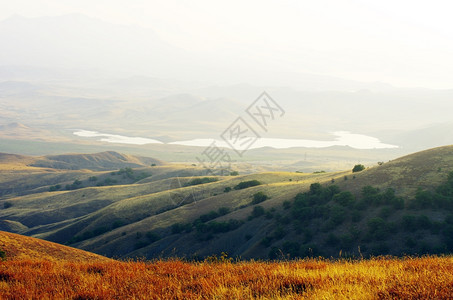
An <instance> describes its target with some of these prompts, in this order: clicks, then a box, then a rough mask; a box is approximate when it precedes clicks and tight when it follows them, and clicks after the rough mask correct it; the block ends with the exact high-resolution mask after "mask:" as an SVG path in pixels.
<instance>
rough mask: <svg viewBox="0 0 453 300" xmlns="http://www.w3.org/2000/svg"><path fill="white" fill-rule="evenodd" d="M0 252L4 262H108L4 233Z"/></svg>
mask: <svg viewBox="0 0 453 300" xmlns="http://www.w3.org/2000/svg"><path fill="white" fill-rule="evenodd" d="M0 250H1V253H2V256H3V259H6V260H45V261H72V262H75V261H80V262H94V261H109V259H108V258H105V257H103V256H100V255H97V254H94V253H90V252H86V251H82V250H79V249H76V248H71V247H67V246H63V245H60V244H56V243H52V242H48V241H43V240H41V239H36V238H32V237H27V236H23V235H19V234H14V233H9V232H4V231H0Z"/></svg>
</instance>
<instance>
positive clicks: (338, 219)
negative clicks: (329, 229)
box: [330, 206, 346, 226]
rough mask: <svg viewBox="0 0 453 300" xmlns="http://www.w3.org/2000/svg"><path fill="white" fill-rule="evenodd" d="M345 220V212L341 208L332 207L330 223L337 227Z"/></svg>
mask: <svg viewBox="0 0 453 300" xmlns="http://www.w3.org/2000/svg"><path fill="white" fill-rule="evenodd" d="M345 219H346V210H345V209H344V208H343V207H341V206H333V207H332V209H331V211H330V222H332V224H333V225H334V226H338V225H340V224H341V223H343V221H344V220H345Z"/></svg>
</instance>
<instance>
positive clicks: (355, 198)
mask: <svg viewBox="0 0 453 300" xmlns="http://www.w3.org/2000/svg"><path fill="white" fill-rule="evenodd" d="M1 157H3V158H4V159H1ZM43 161H45V162H46V163H45V164H44V163H43ZM134 164H135V165H134ZM0 169H1V170H2V173H1V177H0V190H1V193H0V195H3V196H2V198H0V208H1V209H0V220H1V223H0V226H1V227H0V228H1V229H3V230H7V231H11V232H16V233H20V234H24V235H30V236H34V237H39V238H42V239H46V240H49V241H54V242H58V243H62V244H67V245H70V246H74V247H77V248H80V249H83V250H88V251H91V252H95V253H98V254H102V255H106V256H109V257H136V256H139V257H143V256H144V257H148V258H152V257H159V256H163V257H168V256H184V257H188V258H192V257H193V258H197V257H204V256H208V255H211V254H219V253H221V252H227V253H229V255H231V256H240V257H243V258H278V257H282V256H283V257H303V256H317V255H323V256H334V257H336V256H339V255H341V256H345V255H346V256H361V255H364V256H366V255H377V254H393V255H403V254H422V253H449V252H451V251H453V239H452V237H453V234H450V233H453V214H452V213H453V205H450V202H453V192H452V190H453V176H450V177H449V174H450V172H451V171H453V146H446V147H440V148H435V149H431V150H426V151H423V152H418V153H415V154H412V155H408V156H405V157H402V158H399V159H396V160H393V161H390V162H387V163H382V164H380V165H378V166H375V167H370V168H367V169H365V170H363V171H361V172H356V173H353V172H352V171H350V170H348V171H343V172H335V173H323V172H320V173H300V172H267V173H256V174H244V175H237V176H220V175H215V173H214V175H212V174H206V170H204V169H202V168H200V167H198V166H193V165H190V166H185V165H174V164H165V163H163V162H160V161H158V160H155V159H148V158H143V157H132V156H128V155H122V154H118V153H115V152H107V153H101V154H94V155H75V154H74V155H70V156H65V155H58V156H52V157H45V158H33V157H20V156H14V155H6V154H3V155H2V156H0ZM351 169H352V166H351ZM450 185H451V187H452V188H451V189H450Z"/></svg>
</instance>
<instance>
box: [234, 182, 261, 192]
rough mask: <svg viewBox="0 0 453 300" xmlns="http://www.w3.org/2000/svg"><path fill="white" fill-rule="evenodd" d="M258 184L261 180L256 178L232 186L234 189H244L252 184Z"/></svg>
mask: <svg viewBox="0 0 453 300" xmlns="http://www.w3.org/2000/svg"><path fill="white" fill-rule="evenodd" d="M260 184H261V182H259V181H258V180H249V181H241V182H239V183H238V184H237V185H236V186H235V187H234V189H235V190H242V189H246V188H249V187H252V186H257V185H260Z"/></svg>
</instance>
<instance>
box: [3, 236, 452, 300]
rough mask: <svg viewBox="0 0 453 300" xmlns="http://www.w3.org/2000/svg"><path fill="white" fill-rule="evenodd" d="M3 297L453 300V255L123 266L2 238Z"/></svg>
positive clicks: (78, 252)
mask: <svg viewBox="0 0 453 300" xmlns="http://www.w3.org/2000/svg"><path fill="white" fill-rule="evenodd" d="M0 248H1V249H2V250H3V251H4V252H5V253H6V259H4V260H3V261H0V299H452V298H453V257H451V256H443V257H436V256H426V257H420V258H411V257H406V258H400V259H397V258H390V257H378V258H372V259H366V260H354V261H353V260H346V259H343V260H341V259H340V260H334V261H330V260H326V259H321V258H320V259H304V260H294V261H281V262H264V261H232V260H231V259H228V258H226V257H225V256H222V257H218V258H217V257H211V258H208V259H206V260H204V261H202V262H187V261H183V260H179V259H169V260H153V261H116V260H112V259H107V258H105V257H102V256H99V255H95V254H92V253H89V252H85V251H82V250H78V249H74V248H70V247H66V246H62V245H58V244H55V243H51V242H47V241H43V240H39V239H35V238H31V237H25V236H21V235H17V234H12V233H6V232H0Z"/></svg>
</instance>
